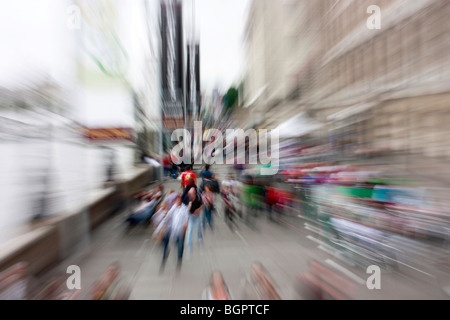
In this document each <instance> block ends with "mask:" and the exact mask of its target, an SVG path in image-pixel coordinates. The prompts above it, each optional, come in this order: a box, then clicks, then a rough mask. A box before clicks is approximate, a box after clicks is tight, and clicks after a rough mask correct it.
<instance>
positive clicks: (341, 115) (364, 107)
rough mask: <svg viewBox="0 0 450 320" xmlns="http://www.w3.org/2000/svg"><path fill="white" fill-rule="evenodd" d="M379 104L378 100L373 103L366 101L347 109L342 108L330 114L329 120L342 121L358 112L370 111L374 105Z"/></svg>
mask: <svg viewBox="0 0 450 320" xmlns="http://www.w3.org/2000/svg"><path fill="white" fill-rule="evenodd" d="M376 105H378V102H371V103H364V104H357V105H354V106H351V107H349V108H347V109H344V110H341V111H339V112H337V113H335V114H332V115H330V116H328V118H327V119H328V121H340V120H344V119H347V118H349V117H351V116H355V115H357V114H360V113H363V112H366V111H369V110H370V109H372V108H373V107H375V106H376Z"/></svg>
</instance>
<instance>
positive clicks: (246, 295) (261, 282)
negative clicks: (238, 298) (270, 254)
mask: <svg viewBox="0 0 450 320" xmlns="http://www.w3.org/2000/svg"><path fill="white" fill-rule="evenodd" d="M242 300H281V297H280V294H279V293H278V290H277V288H276V286H275V283H274V281H273V279H272V277H271V276H270V275H269V273H268V271H267V270H266V268H264V266H263V265H262V263H261V262H254V263H253V264H252V266H251V270H250V274H249V275H248V276H247V278H246V279H245V280H244V284H243V293H242Z"/></svg>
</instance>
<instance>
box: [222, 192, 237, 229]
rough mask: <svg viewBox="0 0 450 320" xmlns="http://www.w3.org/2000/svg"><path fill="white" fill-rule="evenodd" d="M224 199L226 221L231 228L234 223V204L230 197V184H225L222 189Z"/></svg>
mask: <svg viewBox="0 0 450 320" xmlns="http://www.w3.org/2000/svg"><path fill="white" fill-rule="evenodd" d="M221 195H222V200H223V202H224V208H223V209H224V214H225V222H226V223H227V224H228V226H229V227H230V228H231V225H232V224H233V210H234V207H233V204H232V203H231V199H230V187H229V186H228V185H224V186H223V187H222V191H221Z"/></svg>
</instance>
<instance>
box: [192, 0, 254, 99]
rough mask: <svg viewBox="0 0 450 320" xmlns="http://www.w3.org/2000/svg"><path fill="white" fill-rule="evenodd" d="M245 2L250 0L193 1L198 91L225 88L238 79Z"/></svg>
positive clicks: (240, 70) (247, 4) (240, 64)
mask: <svg viewBox="0 0 450 320" xmlns="http://www.w3.org/2000/svg"><path fill="white" fill-rule="evenodd" d="M249 4H250V0H195V8H196V10H195V11H196V13H197V19H196V20H197V21H198V23H199V26H198V27H199V28H200V82H201V87H202V91H204V92H205V91H206V92H208V91H211V90H213V89H214V88H216V87H217V88H219V89H222V90H226V89H228V87H230V86H231V85H233V84H235V82H236V81H239V80H240V77H241V74H242V68H243V62H244V51H243V49H244V47H243V35H244V26H245V22H246V20H247V9H248V7H249Z"/></svg>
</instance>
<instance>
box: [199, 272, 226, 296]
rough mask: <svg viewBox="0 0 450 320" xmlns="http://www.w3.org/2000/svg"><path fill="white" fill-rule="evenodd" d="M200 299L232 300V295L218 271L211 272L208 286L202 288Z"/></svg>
mask: <svg viewBox="0 0 450 320" xmlns="http://www.w3.org/2000/svg"><path fill="white" fill-rule="evenodd" d="M202 300H233V295H232V294H231V291H230V289H229V288H228V286H227V284H226V283H225V279H224V278H223V275H222V273H221V272H220V271H215V272H213V273H212V275H211V279H210V281H209V285H208V287H206V288H205V290H203V293H202Z"/></svg>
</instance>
